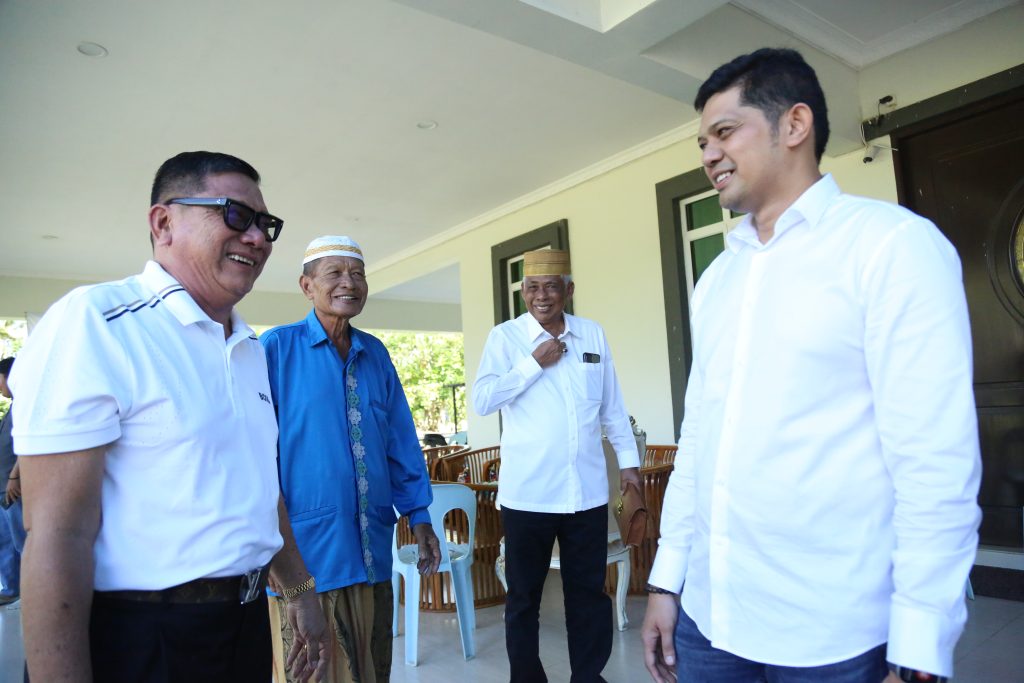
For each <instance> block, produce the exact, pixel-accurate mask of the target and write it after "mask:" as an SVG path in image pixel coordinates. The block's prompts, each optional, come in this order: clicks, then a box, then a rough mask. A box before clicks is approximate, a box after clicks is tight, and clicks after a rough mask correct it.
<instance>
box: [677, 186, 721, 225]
mask: <svg viewBox="0 0 1024 683" xmlns="http://www.w3.org/2000/svg"><path fill="white" fill-rule="evenodd" d="M721 222H722V207H721V206H719V205H718V195H717V194H713V195H711V196H710V197H705V198H703V199H698V200H697V201H695V202H693V203H691V204H687V205H686V229H687V230H698V229H700V228H703V227H705V226H708V225H713V224H715V223H721Z"/></svg>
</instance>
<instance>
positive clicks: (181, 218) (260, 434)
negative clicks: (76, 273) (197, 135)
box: [11, 152, 328, 683]
mask: <svg viewBox="0 0 1024 683" xmlns="http://www.w3.org/2000/svg"><path fill="white" fill-rule="evenodd" d="M259 178H260V177H259V174H258V173H257V172H256V170H255V169H254V168H253V167H252V166H250V165H249V164H247V163H246V162H244V161H242V160H241V159H238V158H236V157H232V156H229V155H226V154H219V153H211V152H186V153H183V154H179V155H177V156H176V157H174V158H172V159H169V160H168V161H166V162H165V163H164V164H163V165H162V166H161V167H160V170H159V171H158V172H157V175H156V179H155V181H154V183H153V190H152V195H151V207H150V209H149V233H150V240H151V243H152V245H153V259H152V260H151V261H150V262H149V263H147V264H146V267H145V269H144V271H143V272H142V273H140V274H138V275H135V276H132V277H129V278H126V279H124V280H121V281H118V282H109V283H104V284H99V285H93V286H89V287H82V288H79V289H76V290H74V291H73V292H71V293H70V294H68V295H67V296H65V297H64V298H62V299H61V300H60V301H58V302H57V303H55V304H54V305H53V306H52V307H51V308H50V310H49V311H48V312H47V314H46V315H45V316H44V317H43V319H42V320H41V321H40V322H39V325H38V326H37V328H36V329H35V330H34V332H33V334H32V336H31V338H30V339H29V340H28V342H27V343H26V345H25V347H24V348H23V350H22V352H21V354H20V355H19V362H18V369H17V372H15V373H13V376H12V378H11V386H12V388H14V390H15V391H16V392H17V394H18V397H19V401H18V404H19V405H18V407H19V411H18V414H17V416H16V423H15V425H14V430H13V431H14V440H15V447H16V450H17V451H18V452H19V454H24V456H25V457H24V458H23V462H22V464H21V477H22V482H23V490H24V491H25V494H26V495H25V499H26V501H28V505H27V507H26V511H25V521H26V526H27V527H28V529H29V532H30V533H29V539H28V541H27V543H26V547H25V559H24V569H25V578H26V581H25V582H24V584H23V589H22V594H23V601H24V608H23V613H22V616H23V628H24V641H25V653H26V659H27V666H28V670H29V673H30V675H31V677H32V679H33V680H37V681H56V680H89V679H90V677H91V679H93V680H98V681H115V682H117V681H125V682H128V681H133V682H138V681H166V680H174V681H181V680H187V681H189V682H190V683H200V682H201V681H255V680H268V679H269V677H270V671H271V659H272V655H271V647H270V627H269V618H268V609H267V602H266V595H265V586H266V581H267V574H268V572H269V573H270V574H271V575H272V580H273V581H274V582H275V583H276V584H277V585H279V586H280V587H282V589H283V591H284V592H285V593H286V594H289V595H291V596H292V599H291V600H289V602H288V618H289V620H290V621H291V623H292V625H293V627H294V629H295V631H296V633H297V636H296V640H295V648H294V650H293V651H292V652H291V653H290V657H291V658H292V659H293V660H294V662H295V669H296V670H297V671H298V674H299V676H298V678H299V679H300V680H305V679H306V678H308V677H309V676H310V675H312V674H314V673H315V674H316V675H317V676H319V675H320V674H322V672H323V668H324V665H325V659H326V658H327V653H328V650H327V646H328V643H327V640H326V635H325V634H326V626H325V622H324V618H323V613H322V611H321V610H320V608H319V606H318V604H317V602H316V600H315V595H314V594H313V593H304V591H303V590H302V588H301V587H302V586H304V585H307V584H308V583H309V580H310V578H311V577H310V576H309V574H308V572H307V571H306V569H305V566H304V564H303V562H302V559H301V557H300V556H299V554H298V551H297V550H296V548H295V542H294V539H293V537H292V533H291V528H290V526H289V523H288V516H287V513H286V512H285V511H284V507H283V504H282V502H281V498H280V488H279V486H278V478H277V470H276V464H275V463H276V456H277V453H276V447H275V446H276V441H277V424H276V420H275V415H274V408H273V405H272V404H271V402H270V398H269V396H270V387H269V383H268V378H267V365H266V359H265V356H264V354H263V350H262V347H261V346H260V344H259V342H258V341H257V339H256V335H255V334H253V331H252V330H251V329H250V328H249V327H248V326H247V325H246V324H245V322H244V321H243V320H242V318H241V317H240V316H239V315H238V313H237V312H236V311H235V310H234V306H235V305H236V304H237V303H238V302H239V301H240V300H241V299H242V297H244V296H245V295H246V294H247V293H248V292H249V291H250V290H251V289H252V286H253V283H255V281H256V278H257V277H259V275H260V272H261V271H262V270H263V266H264V264H265V263H266V261H267V258H268V257H269V256H270V253H271V250H272V243H273V241H274V240H276V239H277V237H278V235H280V232H281V228H282V225H283V222H282V221H281V219H279V218H276V217H274V216H272V215H271V214H269V213H267V210H266V205H265V204H264V202H263V196H262V194H261V193H260V189H259ZM271 560H273V561H271Z"/></svg>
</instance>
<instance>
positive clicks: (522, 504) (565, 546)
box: [473, 249, 640, 683]
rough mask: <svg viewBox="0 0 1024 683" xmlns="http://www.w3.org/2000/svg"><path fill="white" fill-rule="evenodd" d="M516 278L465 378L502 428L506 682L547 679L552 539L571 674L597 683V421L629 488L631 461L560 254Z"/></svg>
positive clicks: (605, 614)
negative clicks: (544, 659)
mask: <svg viewBox="0 0 1024 683" xmlns="http://www.w3.org/2000/svg"><path fill="white" fill-rule="evenodd" d="M523 274H524V278H523V288H522V296H523V301H524V302H525V303H526V308H527V312H526V313H524V314H523V315H521V316H519V317H518V318H516V319H514V320H509V321H507V322H504V323H502V324H501V325H498V326H497V327H495V328H494V329H493V330H491V334H490V336H489V337H488V338H487V345H486V346H485V347H484V354H483V358H482V359H481V361H480V369H479V370H478V371H477V376H476V381H475V382H474V383H473V407H474V408H475V409H476V411H477V412H478V413H480V414H481V415H489V414H490V413H493V412H494V411H495V410H499V409H500V410H501V417H502V421H503V422H502V424H503V427H504V431H503V432H502V435H501V460H502V465H501V481H500V483H499V484H498V503H499V504H500V505H501V519H502V523H503V525H504V529H505V574H506V578H507V580H508V596H507V598H506V601H505V645H506V648H507V650H508V658H509V666H510V673H511V681H512V683H537V682H543V681H547V676H546V675H545V673H544V667H543V665H542V664H541V661H540V657H539V642H538V635H539V634H538V627H539V621H538V615H539V613H540V599H541V594H542V592H543V590H544V579H545V578H546V577H547V572H548V567H549V565H550V563H551V551H552V548H553V546H554V542H555V540H556V539H557V540H558V546H559V557H560V558H561V576H562V588H563V592H564V594H565V624H566V630H567V632H568V641H569V664H570V666H571V668H572V679H571V681H572V683H596V682H598V681H603V680H604V679H603V678H601V671H602V670H603V669H604V666H605V664H606V663H607V662H608V657H609V655H610V654H611V648H612V606H611V601H610V600H609V598H608V596H607V595H605V593H604V575H605V566H606V559H607V552H608V550H607V549H608V535H607V534H608V475H607V467H606V464H605V456H604V449H603V446H602V445H601V429H602V427H603V428H604V431H605V432H606V434H607V435H608V440H609V441H610V443H611V445H612V446H613V447H614V449H615V454H616V456H617V458H618V462H619V467H620V468H621V478H622V484H623V485H625V484H626V482H629V481H631V482H633V483H634V484H636V485H637V487H638V488H639V486H640V474H639V472H640V470H639V466H640V456H639V453H638V452H637V448H636V440H635V438H634V436H633V432H632V429H631V428H630V424H629V415H628V414H627V413H626V409H625V406H624V405H623V402H622V393H621V392H620V390H619V383H618V379H617V378H616V376H615V366H614V365H613V363H612V355H611V350H610V349H609V348H608V341H607V339H605V336H604V330H602V329H601V326H600V325H598V324H597V323H595V322H593V321H590V320H586V319H584V318H578V317H576V316H573V315H570V314H568V313H565V306H566V304H567V303H568V302H569V300H570V299H571V298H572V294H573V287H574V286H573V283H572V279H571V270H570V266H569V254H568V252H565V251H560V250H554V249H552V250H542V251H532V252H527V253H526V255H525V261H524V266H523Z"/></svg>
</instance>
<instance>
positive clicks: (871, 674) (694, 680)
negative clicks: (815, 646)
mask: <svg viewBox="0 0 1024 683" xmlns="http://www.w3.org/2000/svg"><path fill="white" fill-rule="evenodd" d="M675 644H676V662H677V663H678V664H677V667H678V668H677V672H678V674H679V680H680V681H686V682H687V683H881V681H882V680H883V679H885V677H886V676H888V675H889V667H888V665H887V664H886V663H885V645H884V644H883V645H879V646H878V647H876V648H873V649H871V650H868V651H867V652H865V653H864V654H861V655H857V656H856V657H854V658H852V659H847V660H845V661H842V662H837V663H835V664H825V665H823V666H808V667H798V666H776V665H774V664H761V663H760V662H752V661H750V660H749V659H743V658H742V657H737V656H736V655H734V654H731V653H729V652H726V651H725V650H719V649H717V648H714V647H712V646H711V641H709V640H708V639H707V638H705V637H704V635H703V634H702V633H701V632H700V631H699V630H698V629H697V624H695V623H693V619H691V618H690V617H689V616H687V614H686V612H685V611H684V610H682V609H680V610H679V620H678V621H677V622H676V634H675Z"/></svg>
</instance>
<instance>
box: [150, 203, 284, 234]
mask: <svg viewBox="0 0 1024 683" xmlns="http://www.w3.org/2000/svg"><path fill="white" fill-rule="evenodd" d="M167 203H168V204H182V205H183V206H208V207H215V206H219V207H221V208H223V209H224V225H226V226H228V227H229V228H231V229H232V230H236V231H238V232H245V231H246V230H248V229H249V226H250V225H252V224H253V222H255V223H256V227H257V228H259V229H260V232H262V233H263V235H264V236H265V237H266V238H267V241H268V242H273V241H274V240H276V239H277V238H278V237H279V236H280V235H281V229H282V228H283V227H284V221H283V220H281V219H280V218H278V217H277V216H271V215H270V214H269V213H262V212H260V211H257V210H256V209H253V208H252V207H249V206H246V205H245V204H243V203H242V202H240V201H238V200H235V199H231V198H230V197H179V198H177V199H168V200H167Z"/></svg>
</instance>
